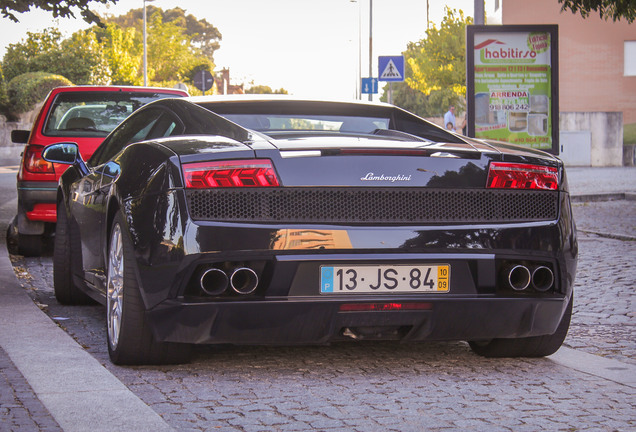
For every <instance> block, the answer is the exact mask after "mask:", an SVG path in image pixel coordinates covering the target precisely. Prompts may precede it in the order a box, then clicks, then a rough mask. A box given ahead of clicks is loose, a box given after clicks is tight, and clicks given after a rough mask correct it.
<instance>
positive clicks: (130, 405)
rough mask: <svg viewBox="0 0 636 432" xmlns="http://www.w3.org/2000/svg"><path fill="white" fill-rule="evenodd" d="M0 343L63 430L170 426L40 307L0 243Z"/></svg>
mask: <svg viewBox="0 0 636 432" xmlns="http://www.w3.org/2000/svg"><path fill="white" fill-rule="evenodd" d="M0 346H2V349H3V350H4V351H5V352H6V353H7V355H8V356H9V358H10V359H11V361H12V362H13V364H14V365H15V366H16V368H17V369H18V370H19V371H20V373H21V374H22V375H23V376H24V378H25V379H26V380H27V381H28V383H29V384H30V386H31V388H32V389H33V391H34V392H35V395H36V396H37V398H38V399H39V400H40V401H41V402H42V404H43V405H44V406H45V407H46V409H47V410H48V411H49V413H50V414H51V415H52V416H53V418H54V419H55V421H57V423H58V424H59V425H60V426H61V427H62V429H63V430H65V431H87V430H90V431H104V432H107V431H108V432H110V431H116V430H121V431H123V430H134V431H136V432H141V431H149V432H150V431H152V432H154V431H171V430H172V428H171V427H170V426H169V425H168V424H167V423H166V422H165V421H164V420H163V419H162V418H161V417H160V416H159V415H158V414H157V413H156V412H155V411H153V410H152V409H151V408H150V407H149V406H148V405H146V404H145V403H144V402H143V401H142V400H141V399H139V398H138V397H137V396H136V395H135V394H134V393H133V392H131V391H130V390H129V389H128V388H127V387H126V386H125V385H124V384H123V383H121V381H119V380H118V379H117V378H115V376H114V375H112V374H111V373H110V372H109V371H108V370H107V369H106V368H105V367H104V366H102V365H101V364H100V363H99V362H98V361H97V360H96V359H95V358H93V357H92V356H91V355H90V354H89V353H88V352H86V351H85V350H84V349H83V348H82V347H80V346H79V345H78V344H77V343H76V342H75V340H73V338H71V337H70V336H69V335H68V334H67V333H66V332H65V331H63V330H62V329H61V328H59V327H58V326H57V325H56V324H55V323H54V322H53V321H51V319H50V318H49V317H48V316H47V315H46V314H45V313H44V312H42V311H41V310H40V309H39V308H38V307H37V306H36V305H35V304H34V303H33V300H32V299H31V298H30V297H29V295H28V294H27V293H26V292H25V291H24V289H22V287H21V286H20V285H19V283H18V280H17V278H16V276H15V274H14V272H13V266H12V265H11V262H10V260H9V256H8V253H7V251H6V247H5V245H4V242H0Z"/></svg>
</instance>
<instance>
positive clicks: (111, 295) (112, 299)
mask: <svg viewBox="0 0 636 432" xmlns="http://www.w3.org/2000/svg"><path fill="white" fill-rule="evenodd" d="M123 300H124V250H123V244H122V233H121V227H120V226H119V224H115V225H114V226H113V231H112V234H111V237H110V247H109V248H108V279H107V293H106V314H107V317H106V319H107V321H108V340H109V343H110V345H111V348H112V349H116V348H117V344H118V343H119V334H120V331H121V322H122V303H123Z"/></svg>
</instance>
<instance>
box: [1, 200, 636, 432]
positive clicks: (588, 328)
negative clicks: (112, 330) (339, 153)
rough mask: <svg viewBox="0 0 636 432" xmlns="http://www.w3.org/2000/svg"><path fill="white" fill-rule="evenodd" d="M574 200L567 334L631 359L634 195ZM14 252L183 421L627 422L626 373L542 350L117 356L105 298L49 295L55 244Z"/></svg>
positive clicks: (343, 349) (95, 348) (73, 321)
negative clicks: (571, 364)
mask: <svg viewBox="0 0 636 432" xmlns="http://www.w3.org/2000/svg"><path fill="white" fill-rule="evenodd" d="M574 212H575V220H576V221H577V225H578V227H579V230H580V233H579V246H580V256H579V267H578V275H577V281H576V288H575V293H576V297H575V306H574V315H573V320H572V325H571V328H570V333H569V335H568V338H567V339H566V346H569V347H572V348H575V349H577V350H582V351H586V352H590V353H593V354H596V355H600V356H604V357H609V358H613V359H616V360H619V361H622V362H625V363H631V364H636V319H635V318H636V317H635V316H634V314H635V309H636V308H635V303H634V299H635V297H636V291H635V290H634V284H635V282H636V270H635V269H634V268H633V263H634V262H635V261H636V241H632V240H629V236H633V235H634V223H635V222H636V202H631V201H624V200H623V201H615V202H599V203H583V204H576V205H575V206H574ZM616 232H619V233H620V234H621V236H620V238H614V237H611V236H608V234H613V233H616ZM13 260H14V268H15V270H16V274H17V275H18V277H19V279H20V281H21V283H22V284H23V286H24V287H25V288H26V289H27V290H29V292H30V294H31V295H32V297H33V298H34V299H35V300H36V302H38V303H39V304H40V307H41V308H43V309H44V310H45V311H47V313H48V314H49V315H50V316H51V317H52V318H53V319H54V320H56V321H57V322H58V324H59V325H60V326H62V327H63V328H65V329H66V330H67V331H68V332H69V333H70V334H71V335H72V336H73V337H74V338H75V339H76V340H77V341H78V343H80V344H81V345H82V346H84V347H85V348H86V349H87V350H88V351H89V352H90V353H91V354H92V355H93V356H94V357H96V358H97V359H98V360H99V361H100V362H101V363H102V364H104V366H105V367H107V368H108V369H109V370H110V371H111V372H112V373H113V374H114V375H115V376H117V377H118V378H119V379H120V380H121V381H122V382H123V383H124V384H125V385H127V386H128V388H130V389H131V390H132V391H133V392H134V393H135V394H137V395H138V396H139V397H140V398H141V399H142V400H143V401H144V402H146V403H147V404H148V405H149V406H151V407H152V408H153V409H154V410H155V411H156V412H157V413H159V414H160V415H161V416H162V417H163V418H164V419H165V420H166V421H167V422H168V423H169V424H170V425H171V426H173V427H174V428H175V429H178V430H214V429H219V430H237V431H275V430H281V431H297V430H299V431H323V430H345V429H346V430H359V431H375V430H378V431H380V430H382V431H386V430H399V431H409V430H413V431H421V430H444V429H448V430H459V429H461V430H465V429H469V430H488V431H525V430H533V431H535V430H603V431H605V430H607V431H627V430H634V429H636V389H634V388H632V387H629V386H626V385H621V384H618V383H615V382H612V381H608V380H605V379H602V378H599V377H596V376H592V375H588V374H585V373H582V372H578V371H575V370H572V369H568V368H565V367H563V366H560V365H558V364H556V363H554V362H552V361H551V360H549V359H484V358H481V357H478V356H476V355H474V354H472V353H471V351H470V349H469V348H468V346H467V345H466V344H465V343H461V342H454V343H424V344H418V345H399V344H395V343H348V344H336V345H333V346H330V347H294V348H288V347H287V348H274V347H220V348H210V347H199V348H197V351H196V352H197V355H196V357H195V360H194V361H193V362H192V363H191V364H188V365H181V366H171V367H127V368H122V367H118V366H114V365H112V364H111V363H110V361H109V360H108V353H107V350H106V344H105V336H104V335H105V332H106V329H105V319H104V315H105V312H104V309H103V307H102V306H81V307H77V306H74V307H65V306H61V305H59V304H57V302H56V301H55V299H54V296H53V293H52V281H51V279H52V278H51V274H52V263H51V257H50V256H48V257H41V258H30V259H24V258H22V257H13Z"/></svg>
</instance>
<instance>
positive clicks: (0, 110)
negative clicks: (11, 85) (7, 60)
mask: <svg viewBox="0 0 636 432" xmlns="http://www.w3.org/2000/svg"><path fill="white" fill-rule="evenodd" d="M8 104H9V97H8V96H7V85H6V83H5V81H4V74H3V73H2V65H1V64H0V114H4V113H6V111H7V108H8Z"/></svg>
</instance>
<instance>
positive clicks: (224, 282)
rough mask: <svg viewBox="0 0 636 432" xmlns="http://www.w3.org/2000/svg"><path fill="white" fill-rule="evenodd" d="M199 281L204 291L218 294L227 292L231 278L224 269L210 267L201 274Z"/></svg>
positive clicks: (213, 294)
mask: <svg viewBox="0 0 636 432" xmlns="http://www.w3.org/2000/svg"><path fill="white" fill-rule="evenodd" d="M199 283H200V285H201V289H202V290H203V292H204V293H206V294H208V295H211V296H216V295H220V294H223V293H224V292H225V290H226V289H227V287H228V284H229V283H230V280H229V279H228V277H227V275H226V274H225V272H224V271H223V270H219V269H217V268H209V269H207V270H205V271H204V272H203V273H202V274H201V278H200V279H199Z"/></svg>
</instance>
